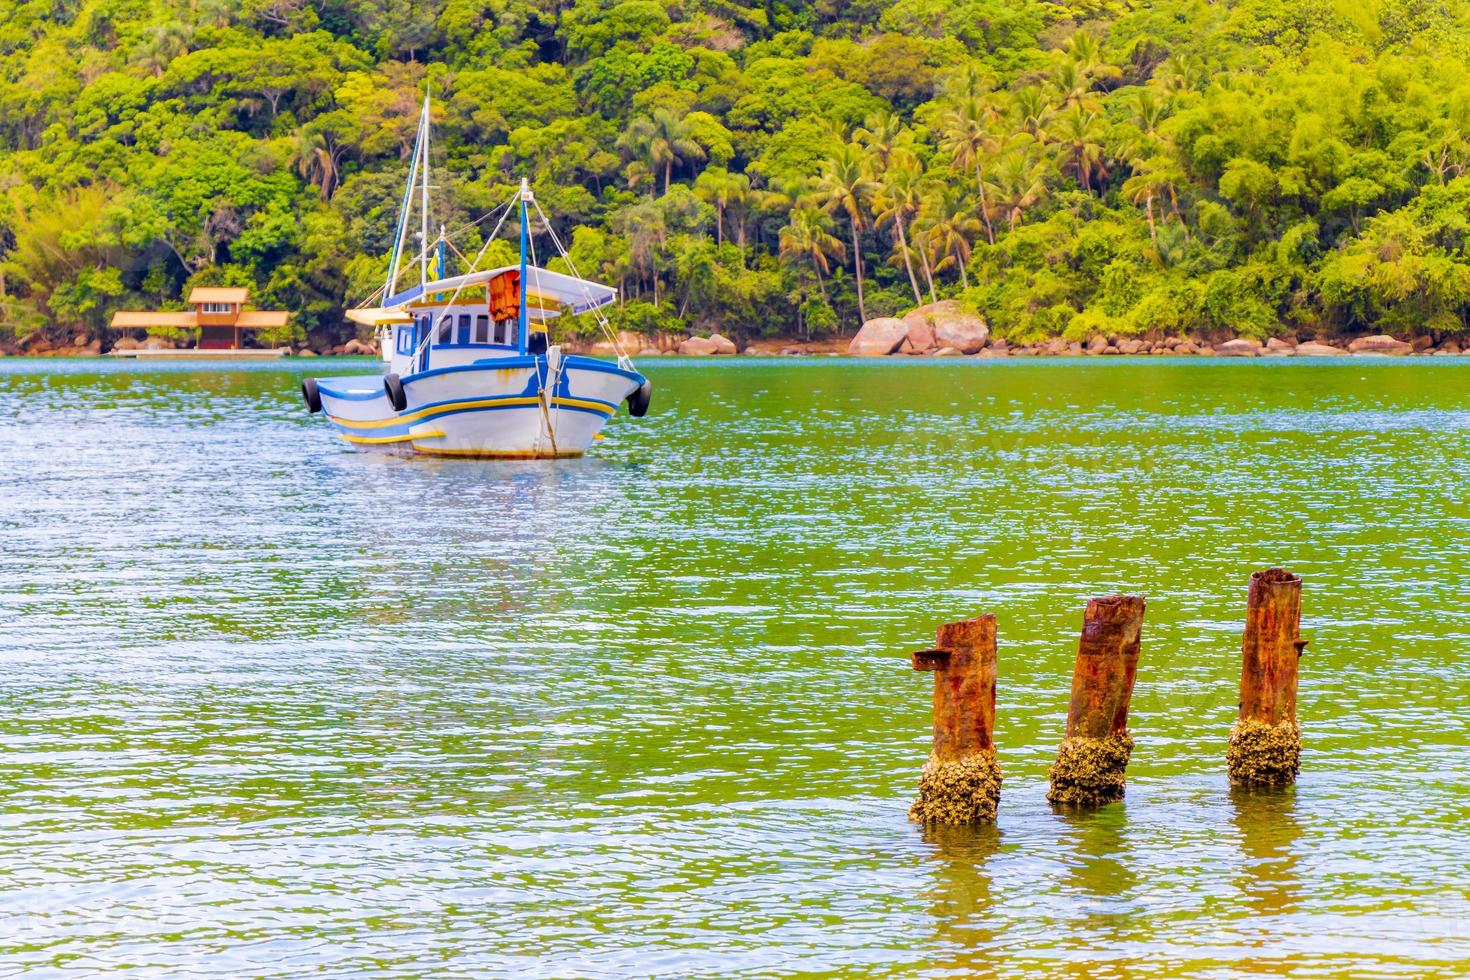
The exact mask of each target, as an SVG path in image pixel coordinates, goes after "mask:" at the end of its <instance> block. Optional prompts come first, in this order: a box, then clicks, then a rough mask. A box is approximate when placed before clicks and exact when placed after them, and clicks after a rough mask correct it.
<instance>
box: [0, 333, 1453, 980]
mask: <svg viewBox="0 0 1470 980" xmlns="http://www.w3.org/2000/svg"><path fill="white" fill-rule="evenodd" d="M1344 360H1346V359H1344ZM363 368H364V365H363V364H362V363H360V362H359V363H357V364H346V363H343V362H323V361H317V362H283V363H273V364H264V365H256V366H251V367H238V368H228V369H224V370H218V369H214V368H209V369H204V368H201V367H200V366H197V365H189V364H177V365H156V366H155V365H123V364H113V363H99V362H95V361H90V362H65V361H25V362H22V361H16V360H8V361H0V422H3V426H4V431H5V441H4V447H3V449H0V463H3V465H0V596H3V597H4V607H3V608H4V613H5V616H4V623H5V628H4V630H3V631H0V669H3V670H0V698H3V701H0V748H3V751H0V766H3V773H0V828H3V833H0V975H5V976H12V975H21V974H24V975H27V976H47V975H60V974H63V973H68V974H70V973H80V974H90V973H98V972H104V971H108V972H112V973H115V974H118V975H123V976H127V975H137V976H145V975H147V976H156V975H169V976H177V975H186V974H212V975H222V976H271V977H294V976H300V975H303V974H307V973H322V974H326V975H334V976H363V975H383V976H387V975H393V976H411V975H423V976H427V975H435V976H439V975H465V976H627V975H636V976H650V975H652V976H668V977H687V976H707V977H717V976H718V977H725V976H736V975H749V976H756V975H771V974H806V975H846V976H936V977H937V976H975V975H980V976H997V977H1037V976H1051V975H1067V976H1077V977H1154V976H1160V977H1163V976H1168V977H1174V976H1178V977H1186V976H1187V977H1227V976H1242V975H1256V974H1261V973H1277V974H1282V975H1285V974H1288V973H1290V974H1291V975H1294V976H1339V975H1341V976H1346V975H1353V976H1395V977H1396V976H1403V977H1422V976H1445V977H1449V976H1463V975H1465V974H1466V973H1470V846H1467V843H1466V828H1467V825H1470V748H1467V743H1470V737H1467V718H1470V663H1467V659H1466V653H1467V651H1470V616H1467V611H1466V606H1467V602H1466V599H1465V596H1466V593H1467V591H1470V572H1467V557H1470V522H1467V514H1466V493H1465V490H1464V488H1465V486H1466V485H1467V478H1470V449H1467V446H1466V440H1465V433H1466V429H1467V428H1470V408H1467V406H1470V363H1466V364H1461V363H1460V362H1459V361H1458V359H1450V358H1445V359H1436V360H1433V361H1430V360H1416V361H1414V362H1412V363H1405V362H1398V361H1394V362H1390V361H1370V360H1360V359H1352V360H1348V361H1346V363H1344V362H1343V360H1339V361H1332V362H1321V363H1312V362H1297V361H1282V362H1274V363H1261V362H1228V361H1225V362H1211V361H1201V360H1193V361H1180V362H1175V361H1169V360H1160V359H1149V360H1145V361H1128V360H1124V361H1112V360H1108V361H1086V362H1075V361H1069V362H1022V363H1006V362H999V363H997V362H979V363H976V362H964V363H958V364H956V363H952V362H921V361H905V362H903V363H889V362H884V363H871V362H866V363H854V362H848V361H836V360H828V359H813V360H789V359H783V360H781V361H779V362H776V361H757V360H753V359H751V360H741V361H739V362H723V363H710V362H682V361H672V360H656V361H654V362H653V363H651V364H649V365H647V366H646V367H645V370H646V371H647V373H648V374H649V375H650V377H652V378H653V380H654V384H655V385H656V388H657V393H656V397H655V403H654V411H653V413H652V414H651V415H650V416H649V417H647V418H645V419H642V420H631V419H628V418H627V417H626V416H620V417H619V418H618V419H617V420H615V421H614V422H613V423H612V424H611V425H610V426H609V428H608V430H607V433H608V438H607V439H606V440H605V441H603V442H601V443H599V444H598V445H597V447H596V449H595V457H589V458H586V459H583V460H579V461H571V462H559V463H540V464H538V463H531V464H528V463H512V464H502V463H483V462H472V461H461V460H445V461H430V460H419V459H403V458H396V457H385V456H379V455H361V454H355V453H353V452H350V451H348V450H346V449H344V448H343V447H342V446H341V444H340V443H339V442H338V441H337V440H336V438H335V437H334V436H333V435H332V434H331V432H330V431H329V428H328V427H327V426H326V425H325V424H324V423H323V422H322V420H321V419H320V418H314V417H309V416H307V415H306V414H305V412H304V411H303V410H302V409H301V407H300V401H299V398H298V396H297V394H296V386H297V383H298V382H299V379H300V377H302V376H304V375H305V374H307V373H310V372H313V371H315V372H324V371H336V372H339V373H346V372H353V371H356V372H361V371H362V370H363ZM1271 564H1284V565H1287V566H1288V567H1290V568H1291V569H1292V570H1294V571H1296V572H1298V573H1299V574H1301V575H1302V576H1303V577H1304V578H1305V580H1306V586H1305V594H1304V603H1303V604H1304V632H1305V634H1306V635H1307V636H1309V637H1310V639H1311V646H1310V647H1309V648H1308V650H1307V654H1306V657H1305V659H1304V661H1303V667H1302V689H1301V706H1300V710H1301V718H1302V724H1303V728H1304V730H1305V750H1304V754H1303V769H1304V771H1303V775H1302V778H1301V781H1300V783H1299V785H1298V786H1297V787H1296V788H1295V789H1294V790H1291V791H1287V792H1285V793H1278V794H1257V795H1242V794H1239V793H1232V792H1231V791H1230V789H1229V788H1228V786H1227V784H1226V781H1225V778H1224V771H1223V770H1224V764H1223V756H1224V751H1225V741H1226V736H1227V732H1228V729H1229V725H1230V722H1231V720H1232V718H1233V714H1234V706H1235V701H1236V681H1237V677H1238V669H1239V664H1238V658H1239V629H1240V620H1241V614H1242V608H1243V603H1244V592H1245V583H1246V579H1247V577H1248V575H1249V574H1250V572H1251V571H1253V570H1255V569H1257V568H1261V567H1265V566H1267V565H1271ZM1119 590H1129V591H1140V592H1143V593H1144V594H1146V595H1147V597H1148V615H1147V621H1146V625H1145V629H1144V646H1143V656H1142V660H1141V663H1140V668H1139V676H1138V686H1137V690H1136V694H1135V697H1134V702H1133V714H1132V724H1133V730H1134V733H1135V737H1136V738H1137V742H1138V747H1137V749H1136V750H1135V753H1134V758H1133V763H1132V765H1131V767H1130V770H1129V788H1128V796H1127V800H1126V801H1125V802H1124V803H1122V804H1118V805H1114V806H1110V807H1107V808H1104V809H1102V810H1101V811H1098V812H1096V813H1094V814H1091V815H1086V816H1079V815H1065V814H1055V813H1053V812H1052V811H1051V809H1050V808H1049V807H1048V806H1047V805H1046V802H1045V790H1046V768H1047V765H1048V764H1049V763H1050V761H1051V759H1052V758H1053V756H1054V753H1055V750H1056V745H1057V742H1058V741H1059V739H1060V736H1061V730H1062V726H1063V723H1064V717H1065V710H1066V701H1067V694H1068V687H1069V683H1070V671H1071V661H1072V657H1073V654H1074V652H1075V647H1076V636H1077V630H1078V627H1079V625H1080V620H1081V611H1082V606H1083V604H1084V603H1085V601H1086V599H1087V598H1088V597H1090V596H1094V595H1103V594H1106V593H1109V592H1113V591H1119ZM985 611H988V612H994V613H995V614H996V615H997V616H998V617H999V632H1000V648H999V673H1000V687H999V722H998V732H997V738H998V742H999V753H1000V761H1001V764H1002V766H1003V768H1004V771H1005V786H1004V790H1003V794H1002V800H1001V808H1000V819H999V824H998V826H997V827H995V828H992V829H987V830H968V829H960V830H951V831H948V832H943V833H927V832H924V831H921V830H920V829H919V828H917V827H915V826H912V825H910V824H909V823H908V822H907V821H906V819H905V811H906V808H907V806H908V804H909V802H910V800H911V797H912V795H913V792H914V784H915V781H916V779H917V777H918V772H919V768H920V766H921V765H922V763H923V760H924V757H925V754H926V751H927V740H928V722H929V715H928V713H929V686H930V683H931V678H930V675H927V674H917V673H915V672H913V671H911V670H910V669H909V667H908V662H907V658H906V654H907V652H908V651H910V650H912V649H915V648H918V647H921V646H924V645H926V644H927V643H928V642H929V641H930V640H931V639H932V631H933V628H934V627H935V625H937V624H938V623H940V622H942V621H944V620H946V619H951V618H959V617H963V616H968V615H973V614H975V613H979V612H985Z"/></svg>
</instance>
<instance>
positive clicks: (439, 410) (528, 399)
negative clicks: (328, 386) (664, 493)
mask: <svg viewBox="0 0 1470 980" xmlns="http://www.w3.org/2000/svg"><path fill="white" fill-rule="evenodd" d="M539 404H541V399H539V398H536V397H534V396H524V397H519V398H482V399H478V400H475V401H465V402H451V403H450V404H448V405H436V406H434V407H433V408H421V409H419V410H418V411H416V412H409V413H408V414H406V415H395V416H393V417H392V418H386V419H371V420H369V421H366V422H360V421H356V420H354V419H343V418H338V417H337V416H335V415H329V416H327V417H328V418H330V419H331V420H332V421H333V422H335V423H337V424H338V425H341V426H345V427H346V428H349V429H381V428H384V427H386V426H390V425H412V424H413V423H414V422H415V421H419V420H422V419H424V418H427V417H428V416H430V415H441V414H443V413H445V412H464V411H469V410H470V409H475V408H492V407H504V408H516V407H520V406H524V405H539ZM551 405H552V406H558V405H560V406H565V407H568V408H589V409H592V410H593V411H595V412H600V413H602V414H603V415H604V416H606V417H607V418H612V415H613V412H614V411H616V409H609V408H608V407H607V405H606V404H604V403H603V402H592V401H586V400H584V399H581V398H552V399H551Z"/></svg>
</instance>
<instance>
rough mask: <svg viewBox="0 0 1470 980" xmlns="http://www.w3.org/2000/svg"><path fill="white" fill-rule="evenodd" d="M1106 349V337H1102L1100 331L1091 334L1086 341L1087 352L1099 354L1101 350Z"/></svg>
mask: <svg viewBox="0 0 1470 980" xmlns="http://www.w3.org/2000/svg"><path fill="white" fill-rule="evenodd" d="M1107 349H1108V338H1106V337H1104V336H1103V335H1102V334H1100V333H1099V334H1093V335H1092V338H1091V339H1090V340H1088V341H1087V353H1089V354H1101V353H1102V352H1103V351H1105V350H1107Z"/></svg>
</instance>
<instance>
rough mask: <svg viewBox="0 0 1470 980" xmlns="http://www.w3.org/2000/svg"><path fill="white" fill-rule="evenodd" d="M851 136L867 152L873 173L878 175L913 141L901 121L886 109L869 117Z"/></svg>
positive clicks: (912, 136) (911, 135)
mask: <svg viewBox="0 0 1470 980" xmlns="http://www.w3.org/2000/svg"><path fill="white" fill-rule="evenodd" d="M852 135H853V138H854V139H856V140H857V141H858V142H859V143H861V144H862V146H863V148H864V149H865V150H867V151H868V154H869V156H870V157H871V158H872V160H873V164H874V166H873V172H874V173H879V174H881V173H883V172H884V171H885V170H887V169H888V165H889V164H890V163H891V162H892V160H893V156H894V154H895V153H897V152H899V150H900V149H902V148H904V147H907V146H909V145H911V144H912V143H913V141H914V134H913V133H911V132H910V131H909V130H908V128H907V127H905V126H904V124H903V120H902V119H900V118H899V117H898V116H897V115H896V114H894V113H893V112H890V111H889V110H887V109H882V110H880V111H878V112H875V113H873V114H871V115H869V116H868V118H867V119H865V120H863V125H862V127H860V128H859V129H856V130H854V131H853V134H852Z"/></svg>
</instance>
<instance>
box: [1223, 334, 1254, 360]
mask: <svg viewBox="0 0 1470 980" xmlns="http://www.w3.org/2000/svg"><path fill="white" fill-rule="evenodd" d="M1215 353H1216V354H1219V355H1220V356H1221V357H1255V356H1257V355H1259V354H1260V353H1261V342H1260V341H1259V340H1252V339H1251V338H1249V337H1237V338H1235V339H1234V340H1227V341H1225V343H1223V344H1221V345H1220V346H1219V347H1216V348H1215Z"/></svg>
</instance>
